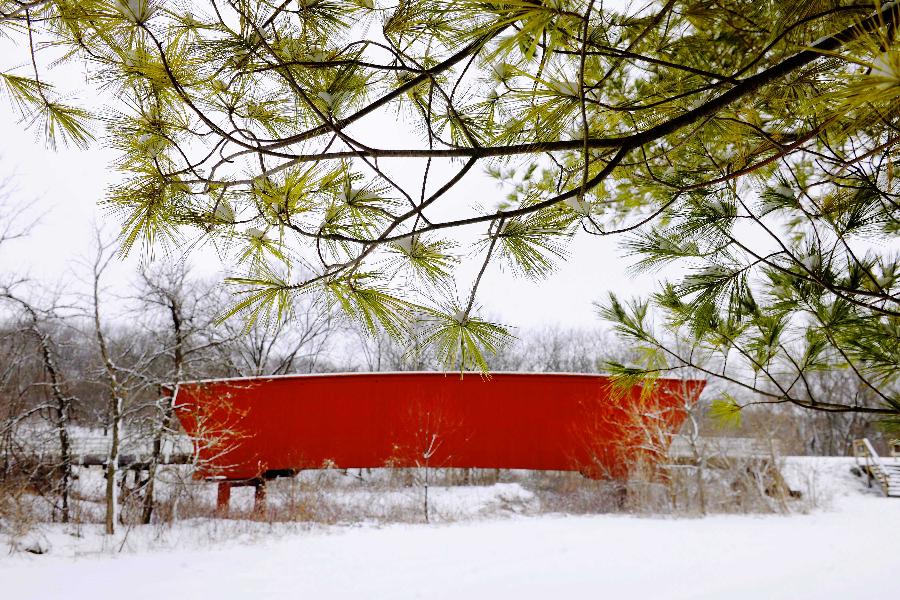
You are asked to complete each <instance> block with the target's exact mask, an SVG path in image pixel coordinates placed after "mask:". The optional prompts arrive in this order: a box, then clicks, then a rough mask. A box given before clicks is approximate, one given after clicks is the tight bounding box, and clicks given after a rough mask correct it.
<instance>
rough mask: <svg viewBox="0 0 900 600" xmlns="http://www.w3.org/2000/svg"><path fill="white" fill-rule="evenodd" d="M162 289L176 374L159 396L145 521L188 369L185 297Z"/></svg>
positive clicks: (150, 507) (148, 516) (146, 492)
mask: <svg viewBox="0 0 900 600" xmlns="http://www.w3.org/2000/svg"><path fill="white" fill-rule="evenodd" d="M145 281H147V283H148V285H152V284H150V281H149V279H146V278H145ZM183 282H184V279H183V276H182V278H181V280H180V281H178V282H173V284H174V286H175V287H176V288H180V286H181V285H182V284H183ZM158 292H159V293H160V295H161V296H162V298H163V302H164V303H165V304H166V307H167V308H168V309H169V316H170V318H171V323H172V332H173V333H174V339H175V345H174V348H173V363H174V365H173V366H174V373H173V375H174V376H173V378H172V379H173V380H172V381H171V383H170V384H171V386H172V395H171V396H170V395H167V394H164V393H163V390H162V386H160V387H159V389H158V396H157V397H158V400H157V403H156V408H157V411H156V418H157V422H156V427H154V431H153V449H152V453H151V456H150V464H149V465H148V468H147V471H148V474H147V485H146V486H145V487H144V500H143V506H142V510H141V522H142V523H144V524H145V525H147V524H149V523H150V520H151V518H152V517H153V502H154V491H155V486H156V472H157V470H158V469H159V465H160V461H161V459H162V450H163V446H164V444H165V438H166V434H167V433H168V431H169V428H170V427H171V424H172V419H173V416H174V415H173V409H174V405H173V403H174V401H175V391H176V389H177V386H178V383H179V382H180V381H181V379H182V376H183V373H184V351H185V337H186V334H185V331H184V316H183V315H182V305H181V298H180V297H179V295H178V289H175V290H165V289H162V288H161V287H159V288H158Z"/></svg>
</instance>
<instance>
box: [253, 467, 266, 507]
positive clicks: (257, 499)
mask: <svg viewBox="0 0 900 600" xmlns="http://www.w3.org/2000/svg"><path fill="white" fill-rule="evenodd" d="M267 483H268V482H267V481H266V479H265V478H262V477H261V478H259V479H257V480H256V481H254V482H253V486H254V488H255V491H254V494H253V514H254V516H256V517H265V516H266V493H267V489H266V484H267Z"/></svg>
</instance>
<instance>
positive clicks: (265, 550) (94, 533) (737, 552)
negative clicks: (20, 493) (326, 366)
mask: <svg viewBox="0 0 900 600" xmlns="http://www.w3.org/2000/svg"><path fill="white" fill-rule="evenodd" d="M851 464H852V461H849V462H848V461H847V460H844V459H831V460H829V459H826V460H822V459H792V460H790V461H788V464H787V466H786V468H785V472H786V476H787V477H788V479H789V480H790V481H791V485H792V487H803V489H804V490H805V491H807V492H808V493H810V492H811V493H815V494H816V495H817V503H818V505H819V506H821V508H817V509H815V510H813V511H812V512H810V513H809V514H794V515H791V516H772V515H766V516H734V515H723V516H711V517H706V518H671V517H669V518H661V517H634V516H624V515H591V516H562V515H545V516H518V515H512V516H511V517H509V518H504V519H498V518H493V519H483V518H480V519H475V520H470V521H463V522H456V523H445V524H439V525H424V524H423V525H409V524H402V525H401V524H398V525H386V526H384V525H382V526H376V525H366V524H363V525H352V526H351V525H337V526H321V525H319V526H312V527H310V526H301V525H297V524H290V523H281V524H267V523H257V522H250V521H214V520H195V521H188V522H183V523H181V524H179V525H178V526H177V527H174V528H171V529H161V528H156V527H153V526H148V527H146V528H136V529H135V530H133V531H131V532H129V533H128V538H127V539H125V538H123V535H124V532H123V534H121V535H119V536H117V537H116V538H115V539H112V540H111V539H107V538H105V537H104V536H102V535H101V534H100V531H99V529H97V528H95V527H94V526H81V527H80V528H78V530H77V531H76V532H77V533H78V534H79V536H80V537H76V536H73V535H72V533H73V530H68V531H67V530H64V529H62V528H52V529H48V530H47V531H46V536H47V538H48V539H49V542H50V544H51V546H52V549H51V551H50V552H49V553H48V554H44V555H39V556H36V555H30V554H26V553H13V554H9V555H2V556H0V597H3V598H11V599H12V598H15V599H17V600H20V599H21V600H26V599H42V600H43V599H55V598H60V599H62V598H66V599H80V598H85V599H88V598H89V599H92V600H107V599H109V600H112V599H116V600H121V599H127V600H139V599H143V598H148V599H149V598H152V599H153V600H158V599H159V598H216V599H217V600H224V599H230V598H235V599H237V598H379V599H380V598H430V599H440V598H492V599H496V598H516V599H517V600H519V599H524V598H542V599H543V598H547V597H557V598H617V597H624V596H628V597H634V598H670V599H677V598H727V599H729V600H734V599H741V598H748V599H750V598H753V599H754V600H756V599H761V598H766V599H774V598H785V599H788V598H789V599H791V600H798V599H803V598H810V599H813V598H815V599H817V600H818V599H828V598H840V599H842V600H845V599H857V598H876V599H880V598H885V599H887V598H896V597H897V594H898V591H900V587H898V586H900V582H898V576H900V554H898V550H897V545H896V544H897V539H898V535H900V500H897V499H886V498H882V497H880V496H879V495H877V494H876V493H875V491H874V490H872V491H870V490H867V489H866V488H865V487H864V485H863V484H862V483H861V480H859V479H856V478H855V477H853V476H852V475H850V474H849V466H850V465H851ZM516 487H517V486H516V485H515V484H499V485H498V486H494V488H496V489H494V491H493V492H492V491H491V490H492V489H493V488H480V489H479V490H478V492H477V493H475V494H474V495H473V496H472V502H473V503H475V504H477V503H479V502H492V501H496V499H493V500H492V497H493V496H492V494H493V495H494V496H496V495H498V494H499V495H506V496H507V497H510V496H511V497H517V493H516ZM120 549H121V552H120V551H119V550H120Z"/></svg>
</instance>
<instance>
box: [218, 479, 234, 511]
mask: <svg viewBox="0 0 900 600" xmlns="http://www.w3.org/2000/svg"><path fill="white" fill-rule="evenodd" d="M230 503H231V482H230V481H220V482H219V491H218V494H217V495H216V514H217V515H218V516H220V517H227V516H228V505H229V504H230Z"/></svg>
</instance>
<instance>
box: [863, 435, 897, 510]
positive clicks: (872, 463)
mask: <svg viewBox="0 0 900 600" xmlns="http://www.w3.org/2000/svg"><path fill="white" fill-rule="evenodd" d="M893 450H894V446H893V445H892V454H893ZM853 456H854V457H855V458H856V465H857V466H858V467H860V468H861V469H862V470H863V471H864V472H865V473H866V476H867V477H868V478H869V485H870V486H871V482H872V480H873V479H874V480H875V481H877V482H878V485H879V487H881V491H882V492H884V495H885V496H888V495H890V480H889V478H888V472H887V469H885V468H884V463H882V462H881V457H880V456H878V453H877V452H876V451H875V448H873V447H872V443H871V442H869V440H868V439H867V438H862V439H861V440H853ZM860 461H862V464H860Z"/></svg>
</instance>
